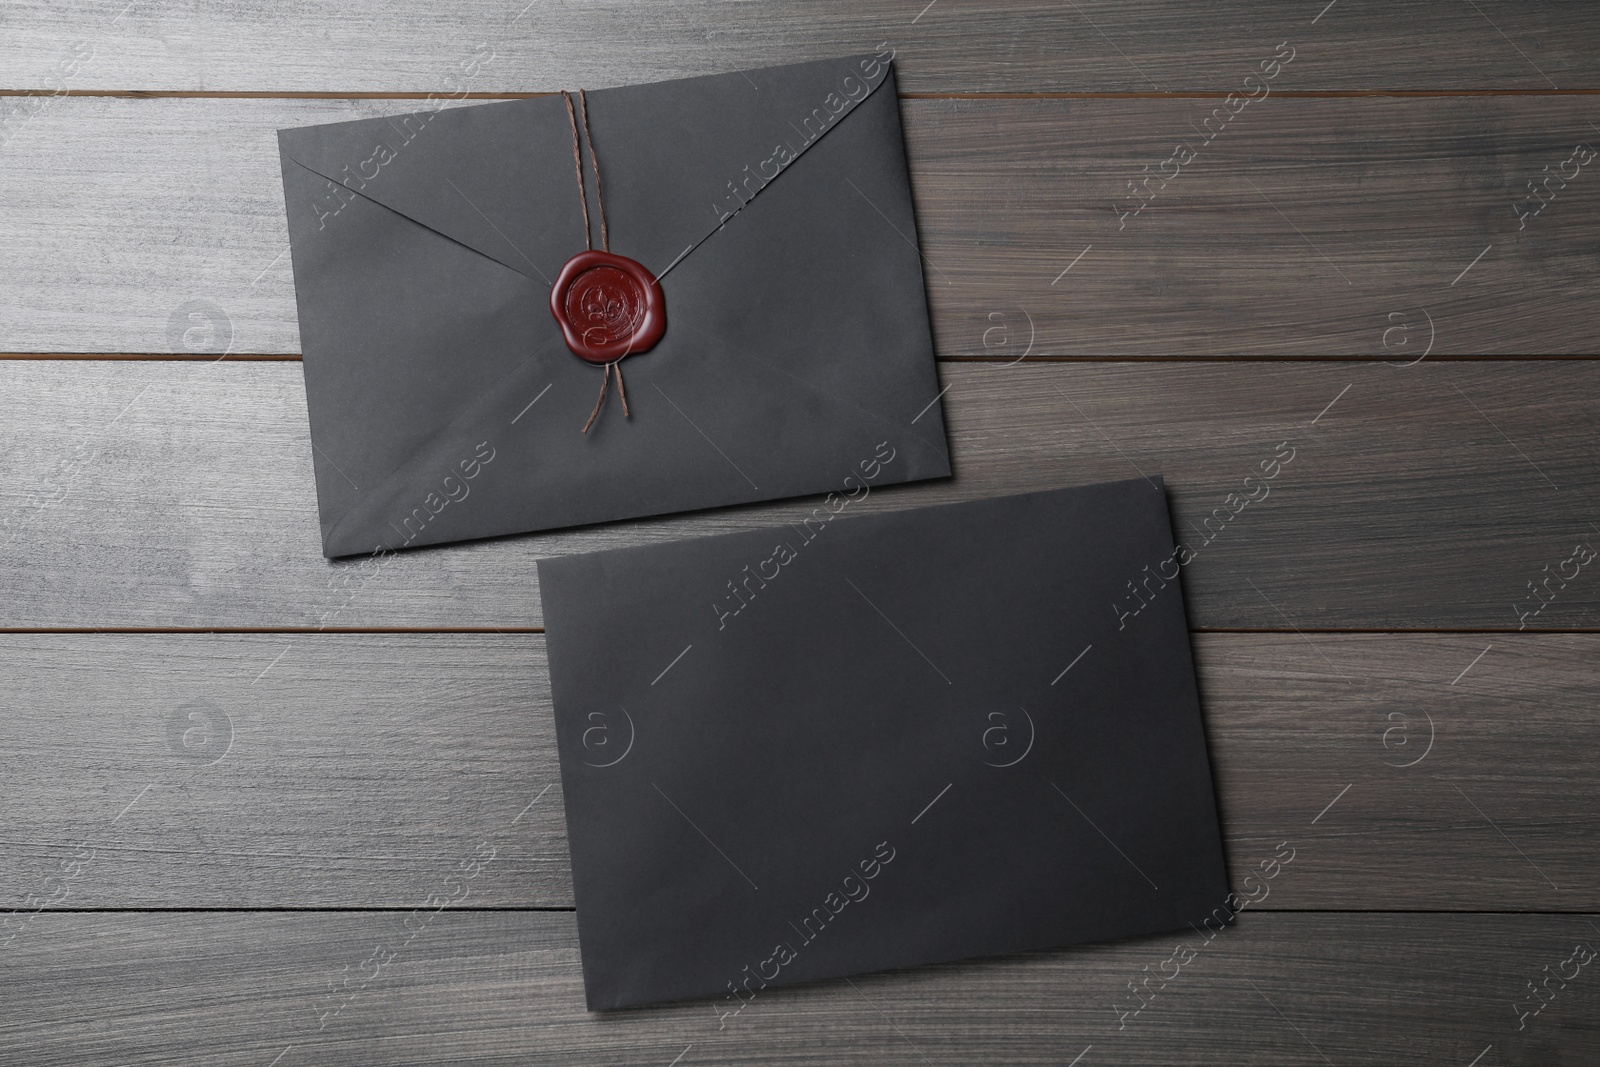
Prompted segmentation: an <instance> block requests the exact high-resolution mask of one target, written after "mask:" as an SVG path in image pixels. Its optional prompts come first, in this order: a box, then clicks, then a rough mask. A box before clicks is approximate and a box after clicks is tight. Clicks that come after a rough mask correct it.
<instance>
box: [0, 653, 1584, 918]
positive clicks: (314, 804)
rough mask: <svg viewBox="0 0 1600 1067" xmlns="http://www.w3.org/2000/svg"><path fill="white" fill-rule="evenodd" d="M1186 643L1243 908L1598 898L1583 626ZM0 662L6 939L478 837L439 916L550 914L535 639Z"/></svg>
mask: <svg viewBox="0 0 1600 1067" xmlns="http://www.w3.org/2000/svg"><path fill="white" fill-rule="evenodd" d="M1489 645H1492V648H1489V650H1488V651H1487V652H1485V647H1486V646H1489ZM1196 651H1197V658H1198V663H1199V672H1200V680H1201V689H1202V693H1203V696H1204V702H1205V703H1204V706H1205V709H1206V720H1207V728H1208V731H1209V735H1210V740H1211V752H1212V760H1213V765H1214V768H1215V772H1216V780H1217V791H1218V803H1219V805H1220V810H1221V811H1222V813H1223V824H1224V832H1225V838H1226V842H1227V848H1228V852H1229V856H1230V862H1231V866H1232V878H1233V885H1234V887H1235V890H1236V891H1237V892H1238V893H1240V895H1241V896H1246V897H1250V898H1251V899H1253V900H1255V901H1256V902H1257V904H1256V906H1258V907H1260V908H1263V909H1269V910H1270V909H1278V908H1285V909H1323V908H1334V909H1378V910H1391V909H1399V910H1405V909H1433V908H1444V909H1486V910H1523V909H1526V910H1537V911H1576V910H1597V909H1600V883H1597V882H1596V881H1595V878H1594V855H1595V850H1596V841H1597V837H1600V815H1597V813H1600V784H1597V783H1596V781H1595V778H1594V776H1593V775H1592V774H1590V773H1589V769H1590V768H1592V767H1593V766H1594V764H1595V761H1596V759H1600V726H1597V724H1596V723H1595V722H1594V717H1593V714H1592V711H1593V708H1594V706H1595V704H1596V701H1597V698H1600V679H1597V678H1596V675H1595V672H1594V670H1593V665H1594V662H1595V657H1596V655H1597V653H1600V635H1541V636H1533V635H1517V636H1506V635H1499V636H1495V637H1494V638H1493V639H1492V641H1491V640H1490V639H1488V638H1485V637H1482V636H1478V635H1453V636H1443V635H1392V634H1391V635H1329V634H1315V635H1312V636H1311V637H1310V638H1309V639H1306V638H1303V637H1301V636H1299V635H1296V634H1205V635H1200V636H1199V637H1198V638H1197V640H1196ZM0 669H3V676H4V677H5V678H6V679H7V683H8V684H7V690H8V695H7V697H6V714H5V716H4V722H5V725H4V728H3V730H0V760H3V762H4V764H5V766H6V767H7V768H8V771H7V774H6V775H5V777H4V779H3V780H0V810H4V811H5V812H6V813H7V822H6V827H5V830H4V833H3V835H0V854H3V856H4V862H3V863H0V867H3V869H5V870H6V871H7V872H8V873H7V877H6V879H5V882H4V883H3V884H0V908H7V909H21V910H22V913H21V914H18V915H14V916H12V918H11V924H12V926H11V928H12V929H15V928H16V926H17V924H19V923H25V922H27V921H28V920H27V912H28V910H29V909H39V908H40V907H44V908H45V909H46V910H50V909H58V908H218V907H227V908H237V907H294V908H332V907H337V908H349V907H386V908H396V907H398V908H406V907H411V906H413V905H415V904H416V903H417V902H418V901H421V900H425V899H426V898H427V896H428V895H429V893H431V892H432V891H433V890H434V889H435V888H436V887H437V885H438V883H439V880H440V879H441V878H443V877H445V876H446V875H448V874H450V873H451V872H452V871H454V870H455V868H456V864H457V861H458V859H459V857H460V856H462V855H465V854H467V853H468V852H470V851H471V850H472V849H473V848H474V847H475V846H476V844H477V843H478V841H479V840H487V841H491V842H493V844H494V847H495V848H496V850H497V858H496V861H495V863H496V867H495V870H496V876H495V878H493V879H485V880H484V881H482V882H476V883H474V886H473V888H472V890H471V893H470V897H469V899H467V900H465V901H464V902H463V903H464V904H465V905H467V906H471V907H527V906H538V907H570V906H571V905H572V888H571V878H570V867H569V861H568V855H567V848H566V835H565V816H564V814H563V808H562V802H561V786H560V779H559V773H558V771H557V768H556V764H555V737H554V727H553V720H552V717H551V710H550V703H549V701H550V697H549V682H548V676H547V673H546V666H545V652H544V638H543V637H542V636H541V635H535V634H517V635H507V636H498V635H493V634H487V635H483V634H473V635H465V634H456V635H447V634H433V635H419V634H404V635H399V634H391V635H373V634H366V635H281V634H275V635H269V634H263V635H250V636H239V635H234V636H216V635H187V636H175V635H143V636H104V635H100V636H90V635H8V636H4V637H0ZM1407 764H1410V766H1407ZM1502 835H1503V836H1502ZM80 846H81V847H82V848H83V849H84V852H83V853H79V852H77V851H76V850H77V849H79V848H80ZM1280 846H1286V847H1282V848H1280ZM1280 851H1281V852H1290V853H1291V854H1292V856H1293V860H1292V863H1291V864H1290V865H1288V866H1286V867H1284V868H1283V870H1282V872H1281V873H1280V874H1279V875H1278V876H1277V877H1275V878H1274V879H1271V880H1266V881H1263V880H1262V879H1261V878H1260V869H1261V865H1262V863H1263V862H1264V861H1266V862H1269V863H1270V861H1271V859H1272V857H1273V856H1274V853H1275V852H1280ZM75 858H76V859H82V860H83V861H84V862H82V864H81V866H75V865H74V864H75V862H76V861H75ZM1252 875H1255V877H1254V878H1252V877H1251V876H1252ZM30 894H32V897H31V898H30ZM4 936H5V935H4V934H3V933H0V940H3V939H4Z"/></svg>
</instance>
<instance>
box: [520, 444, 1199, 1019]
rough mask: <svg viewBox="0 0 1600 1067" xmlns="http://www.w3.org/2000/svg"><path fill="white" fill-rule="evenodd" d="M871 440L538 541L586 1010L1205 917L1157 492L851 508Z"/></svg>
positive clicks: (1191, 747)
mask: <svg viewBox="0 0 1600 1067" xmlns="http://www.w3.org/2000/svg"><path fill="white" fill-rule="evenodd" d="M899 461H900V454H899V451H898V442H896V441H891V442H882V443H880V445H879V446H878V447H877V448H876V449H874V450H873V451H871V452H869V453H867V454H865V455H864V456H862V457H861V459H860V460H858V462H857V470H856V476H855V477H854V478H853V479H852V480H851V482H850V483H848V484H844V483H842V484H841V485H839V486H838V487H837V488H838V492H837V493H835V494H830V495H829V496H828V497H827V498H826V500H825V501H824V502H823V503H822V504H821V505H819V506H818V508H817V509H815V510H814V511H813V512H812V514H811V516H810V517H809V518H808V519H807V520H805V521H804V522H801V523H797V524H794V525H790V526H785V527H779V528H776V529H773V530H766V531H758V532H754V533H747V534H736V535H731V536H726V537H715V538H708V539H703V540H696V541H686V542H679V543H675V544H663V545H653V546H648V547H643V548H632V549H622V550H618V551H611V552H602V553H596V554H592V555H583V556H571V557H565V558H557V559H545V560H540V561H539V578H540V589H541V591H542V595H543V597H544V617H545V620H546V626H547V628H548V642H549V655H550V673H551V685H552V688H553V691H554V699H555V714H556V727H557V736H558V745H559V749H560V760H561V775H562V783H563V787H564V790H565V803H566V811H567V825H568V831H569V836H570V842H571V848H572V864H573V879H574V884H575V889H576V894H577V906H578V929H579V936H580V940H581V945H582V955H583V969H584V984H585V991H586V995H587V1000H588V1005H589V1007H590V1008H591V1009H606V1008H616V1007H623V1006H627V1005H635V1004H642V1003H647V1002H652V1001H661V1000H669V999H674V998H682V997H698V996H709V997H714V998H716V999H715V1000H714V1002H713V1010H715V1011H716V1012H717V1013H718V1015H720V1016H723V1022H724V1025H726V1024H727V1023H728V1020H729V1019H730V1018H733V1017H736V1016H737V1014H738V1012H739V1011H740V1009H741V1006H743V1005H747V1004H749V1003H752V1002H757V1003H758V1002H759V1000H760V998H761V997H762V996H770V993H769V992H768V990H769V989H770V987H774V986H778V985H785V984H790V983H795V982H806V981H814V980H817V979H821V978H827V977H832V976H837V975H848V974H853V973H858V972H866V971H877V970H885V969H890V968H899V967H908V966H912V965H917V964H926V963H932V962H936V961H941V960H952V959H959V958H964V957H970V956H980V955H992V954H1000V953H1011V952H1018V951H1021V950H1027V949H1041V948H1049V947H1054V946H1063V945H1071V944H1076V943H1079V942H1087V941H1098V940H1104V939H1108V938H1117V937H1125V936H1129V935H1133V934H1140V933H1149V932H1155V931H1163V930H1176V929H1185V930H1187V929H1188V924H1190V923H1195V924H1200V923H1202V922H1203V921H1204V920H1207V919H1209V920H1210V921H1211V925H1212V927H1213V928H1215V925H1216V924H1217V923H1218V922H1220V921H1226V919H1227V918H1228V917H1229V915H1230V913H1229V911H1228V908H1227V907H1226V905H1225V899H1226V895H1227V888H1228V887H1227V882H1226V874H1225V870H1224V864H1223V854H1222V845H1221V840H1220V834H1219V831H1218V824H1217V816H1216V803H1215V798H1214V795H1213V792H1212V784H1211V776H1210V771H1209V765H1208V762H1207V756H1206V742H1205V736H1204V733H1203V730H1202V725H1201V719H1200V709H1199V702H1198V697H1197V694H1196V689H1195V680H1194V668H1193V665H1192V662H1191V658H1190V651H1189V635H1188V630H1187V626H1186V622H1185V615H1184V607H1183V597H1182V592H1181V589H1180V588H1179V582H1178V578H1177V574H1178V568H1179V560H1178V559H1175V558H1174V546H1173V541H1172V534H1171V527H1170V524H1169V519H1168V514H1167V507H1166V499H1165V494H1164V492H1163V490H1162V489H1161V488H1159V486H1158V485H1157V484H1156V483H1153V482H1149V481H1145V480H1135V481H1129V482H1117V483H1111V484H1106V485H1095V486H1088V487H1084V488H1075V489H1062V490H1055V491H1051V492H1045V493H1033V494H1028V495H1025V496H1013V497H1005V498H1001V499H996V500H986V501H978V502H973V503H963V504H954V505H949V506H944V507H935V508H926V509H920V510H910V511H902V512H897V513H890V514H883V515H875V516H869V517H859V518H852V517H850V511H851V509H852V507H859V506H860V501H861V500H863V499H865V498H866V497H867V496H868V495H869V494H870V493H871V491H872V490H871V485H872V484H873V479H872V477H871V476H872V474H873V473H874V471H877V472H879V473H881V472H882V471H883V470H887V469H889V468H892V466H893V465H894V463H897V462H899ZM869 871H870V872H872V873H873V875H874V876H873V877H871V878H868V877H867V874H868V872H869ZM830 894H832V895H831V896H830ZM852 897H855V898H857V899H851V898H852ZM841 902H842V903H841ZM818 909H821V910H820V911H819V910H818ZM808 919H809V922H808ZM785 957H792V958H787V959H786V958H785ZM751 998H754V1001H752V999H751Z"/></svg>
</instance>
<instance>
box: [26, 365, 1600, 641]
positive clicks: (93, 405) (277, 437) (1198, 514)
mask: <svg viewBox="0 0 1600 1067" xmlns="http://www.w3.org/2000/svg"><path fill="white" fill-rule="evenodd" d="M943 373H944V381H945V384H946V385H947V386H948V391H947V392H946V394H945V396H944V405H945V411H946V415H947V421H948V424H949V427H950V442H951V449H952V454H953V456H954V463H955V469H956V477H955V479H953V480H951V481H944V482H928V483H922V484H920V485H915V486H905V487H896V488H894V489H893V490H889V491H884V492H881V493H873V494H872V496H871V497H870V498H868V499H867V500H865V501H863V502H862V504H861V505H856V506H855V507H857V508H858V509H859V510H861V512H862V513H863V514H866V513H870V512H872V511H874V510H875V509H887V508H905V507H913V506H919V505H926V504H935V503H942V502H948V501H954V500H961V499H972V498H977V497H987V496H999V495H1004V494H1006V493H1018V492H1026V491H1031V490H1038V489H1046V488H1054V487H1059V486H1063V485H1074V484H1084V483H1089V482H1096V481H1109V480H1114V479H1122V478H1128V477H1135V476H1137V475H1139V474H1145V475H1155V474H1163V475H1165V477H1166V479H1167V485H1168V487H1169V489H1170V498H1171V500H1172V502H1173V507H1174V518H1175V523H1176V531H1177V536H1178V537H1179V538H1180V539H1183V540H1184V541H1185V542H1186V543H1188V544H1190V545H1191V547H1192V550H1193V551H1194V552H1195V553H1196V555H1195V557H1194V559H1193V561H1192V562H1191V563H1190V564H1189V566H1188V567H1187V568H1186V572H1187V573H1186V575H1185V579H1184V580H1185V587H1186V590H1187V594H1188V598H1189V612H1190V615H1189V617H1190V621H1191V623H1192V624H1193V625H1195V626H1198V627H1201V628H1219V627H1225V628H1236V627H1248V628H1262V629H1278V630H1282V629H1286V628H1288V627H1291V626H1293V627H1299V628H1301V629H1340V628H1369V629H1370V628H1402V629H1416V628H1421V629H1452V628H1490V629H1496V630H1516V629H1517V628H1518V627H1519V626H1526V627H1527V628H1530V629H1584V628H1594V627H1597V626H1600V582H1597V580H1596V573H1595V568H1594V567H1592V566H1590V567H1587V568H1579V566H1578V564H1577V563H1576V562H1573V559H1574V555H1573V552H1574V545H1575V544H1577V543H1584V544H1591V545H1592V544H1594V543H1595V541H1596V539H1597V538H1600V529H1596V527H1595V526H1594V525H1591V524H1594V523H1596V522H1600V516H1596V515H1595V514H1594V512H1593V493H1592V491H1590V490H1591V489H1592V487H1593V485H1594V481H1595V470H1596V468H1595V463H1596V460H1595V447H1594V446H1595V428H1596V425H1597V422H1596V413H1597V405H1600V365H1597V364H1594V363H1591V362H1578V363H1572V362H1532V363H1503V362H1489V363H1476V362H1455V363H1435V362H1432V361H1426V362H1423V363H1420V364H1418V365H1417V366H1414V367H1404V368H1401V367H1392V366H1385V365H1383V364H1381V363H1337V362H1336V363H1250V364H1235V363H1188V364H1170V363H1132V364H1111V363H1078V364H1061V363H1050V364H1035V365H1021V366H1016V367H1005V366H1004V365H1001V364H980V365H971V364H967V365H962V364H946V365H945V366H944V368H943ZM0 396H3V397H4V398H5V401H4V403H5V406H6V412H5V418H4V421H3V422H0V427H3V429H0V546H3V548H0V583H3V586H4V588H5V589H6V592H7V596H6V597H5V598H4V600H3V601H0V626H4V627H9V628H41V627H45V628H59V627H90V628H103V627H191V628H192V627H202V628H212V627H301V628H310V629H316V628H319V627H320V628H324V629H326V628H335V629H337V628H372V627H424V628H430V629H432V628H441V627H443V628H450V627H491V628H493V627H497V628H501V629H504V628H507V627H530V626H538V625H540V621H541V615H540V611H539V601H538V590H537V577H536V574H535V568H534V566H533V561H534V560H535V559H537V558H539V557H542V556H547V555H552V554H563V553H572V552H583V551H592V550H598V549H604V548H613V547H620V546H625V545H636V544H644V543H651V542H658V541H663V540H674V539H678V538H683V537H692V536H700V535H706V534H715V533H722V532H730V531H735V530H748V529H756V528H763V527H769V526H777V525H782V524H783V523H785V522H798V521H799V520H800V519H801V518H802V517H803V516H804V515H805V514H808V513H809V511H810V509H811V508H812V507H814V506H816V500H815V499H813V500H801V501H788V502H780V503H776V504H771V505H760V506H752V507H741V508H729V509H723V510H719V511H712V512H702V513H697V514H689V515H681V516H675V517H666V518H659V519H649V520H641V521H637V522H625V523H614V524H610V525H603V526H594V527H587V528H583V529H579V530H568V531H557V532H552V533H547V534H537V535H530V536H524V537H513V538H505V539H501V540H497V541H489V542H479V543H475V544H469V545H455V546H446V547H441V548H437V549H431V548H430V549H426V550H420V551H414V552H409V553H403V554H400V555H399V556H397V557H395V558H392V559H390V560H388V561H387V562H386V563H385V564H384V566H382V567H381V568H379V567H375V566H373V565H370V564H369V565H368V566H366V567H362V566H360V565H359V564H358V563H351V562H343V563H334V564H330V563H328V562H327V561H325V560H323V559H322V558H321V556H320V550H319V543H318V538H317V513H316V505H315V499H314V494H313V483H312V477H311V447H310V443H309V440H308V438H307V427H306V415H305V396H304V391H303V383H302V376H301V373H300V368H299V367H298V366H296V365H294V364H288V363H249V364H236V363H221V364H209V365H205V366H193V365H188V364H181V363H170V362H168V363H159V362H157V363H152V362H142V363H126V362H122V363H112V362H78V361H74V362H66V361H34V360H9V361H0ZM928 399H929V400H930V401H931V400H932V399H933V397H929V398H928ZM707 429H708V432H712V433H714V428H712V427H708V428H707ZM1284 442H1288V448H1287V449H1286V450H1285V454H1288V451H1289V450H1292V451H1293V458H1292V460H1291V462H1290V463H1289V464H1287V465H1286V466H1281V467H1279V468H1278V475H1277V477H1276V479H1275V480H1273V481H1272V482H1271V483H1270V484H1268V485H1266V486H1265V488H1263V487H1262V484H1261V483H1258V482H1255V481H1252V482H1251V483H1250V484H1249V485H1246V484H1245V481H1244V479H1245V478H1246V477H1248V476H1251V475H1256V476H1259V475H1260V473H1261V465H1262V464H1263V463H1266V464H1268V466H1269V467H1270V466H1271V464H1272V460H1273V457H1274V455H1276V454H1277V453H1278V451H1279V446H1280V444H1282V443H1284ZM735 458H737V457H735ZM1547 479H1548V480H1547ZM1252 486H1254V487H1255V488H1252ZM1558 487H1559V488H1558ZM1262 492H1266V493H1268V494H1270V495H1268V496H1266V497H1260V494H1261V493H1262ZM1230 494H1231V496H1230ZM1243 496H1252V497H1258V500H1257V502H1255V503H1253V504H1241V503H1240V500H1241V498H1242V497H1243ZM1219 509H1221V514H1218V510H1219ZM1236 510H1237V515H1236V517H1233V518H1229V516H1230V515H1232V514H1234V512H1235V511H1236ZM1579 555H1580V556H1581V553H1579ZM1547 568H1548V569H1547ZM1558 575H1566V576H1567V577H1568V578H1569V579H1571V580H1570V581H1567V582H1565V583H1564V587H1563V582H1562V580H1561V578H1560V577H1559V576H1558ZM1547 580H1548V582H1549V584H1548V585H1545V584H1543V583H1545V582H1546V581H1547ZM1536 582H1537V583H1541V584H1540V586H1539V588H1540V590H1542V591H1541V592H1538V593H1535V592H1532V591H1530V589H1529V585H1530V583H1536ZM1536 608H1538V609H1539V610H1537V611H1535V609H1536ZM1106 610H1108V611H1109V610H1111V608H1110V606H1109V605H1107V606H1106Z"/></svg>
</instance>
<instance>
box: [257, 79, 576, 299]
mask: <svg viewBox="0 0 1600 1067" xmlns="http://www.w3.org/2000/svg"><path fill="white" fill-rule="evenodd" d="M278 139H279V145H280V147H281V149H282V151H283V153H284V154H285V155H286V156H288V157H289V158H290V159H292V160H294V161H295V162H296V163H298V164H300V165H301V166H303V167H305V168H307V169H308V170H311V171H313V172H314V173H316V174H319V175H321V176H322V177H324V178H326V179H328V180H329V181H330V182H334V183H337V184H338V185H340V186H343V187H344V188H343V189H338V188H332V187H330V188H328V189H327V190H326V195H325V196H324V197H323V199H322V201H321V203H320V204H318V205H316V206H315V210H316V212H317V215H318V217H319V220H320V219H322V218H324V217H325V216H324V213H330V214H337V213H339V212H340V211H341V210H342V204H343V203H344V202H346V201H348V199H349V198H350V195H351V193H352V192H353V193H356V194H359V195H360V196H363V197H366V198H367V199H369V200H375V201H377V202H378V203H380V204H382V205H383V206H385V207H387V208H389V209H391V210H393V211H397V212H399V213H400V214H402V215H405V216H406V217H407V218H409V219H412V220H413V221H415V222H419V223H421V224H422V225H424V226H427V227H428V228H430V229H433V230H437V231H438V232H440V233H442V234H445V235H446V236H448V237H451V238H453V239H454V240H456V241H459V242H460V243H461V244H464V245H466V246H467V247H469V248H472V249H474V250H475V251H478V252H481V253H483V254H484V255H486V256H488V257H489V258H491V259H494V260H496V261H498V262H500V263H501V264H503V265H505V266H507V267H510V268H511V269H512V270H515V271H517V272H518V273H521V274H525V275H527V276H529V277H533V278H539V279H540V280H542V281H544V282H545V283H546V284H549V281H550V279H552V278H554V277H555V276H556V273H557V272H558V271H559V270H560V269H561V265H562V264H563V263H565V262H566V261H567V259H568V258H570V257H571V256H572V255H573V254H574V253H575V252H577V251H580V250H581V249H582V248H583V247H584V240H583V212H582V207H581V205H580V201H579V198H578V185H577V177H576V174H575V171H574V168H573V159H572V132H571V124H570V122H569V120H568V118H567V109H566V105H565V104H563V103H562V101H561V99H560V98H559V97H552V98H543V99H537V100H511V101H506V102H504V103H499V104H486V105H481V106H473V107H462V108H451V109H446V110H437V111H419V112H414V113H411V114H407V115H394V116H391V117H388V118H378V119H361V120H358V121H355V122H339V123H333V124H330V125H324V126H308V127H304V128H301V129H292V130H282V131H279V134H278ZM346 190H348V191H346ZM330 224H331V223H330Z"/></svg>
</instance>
